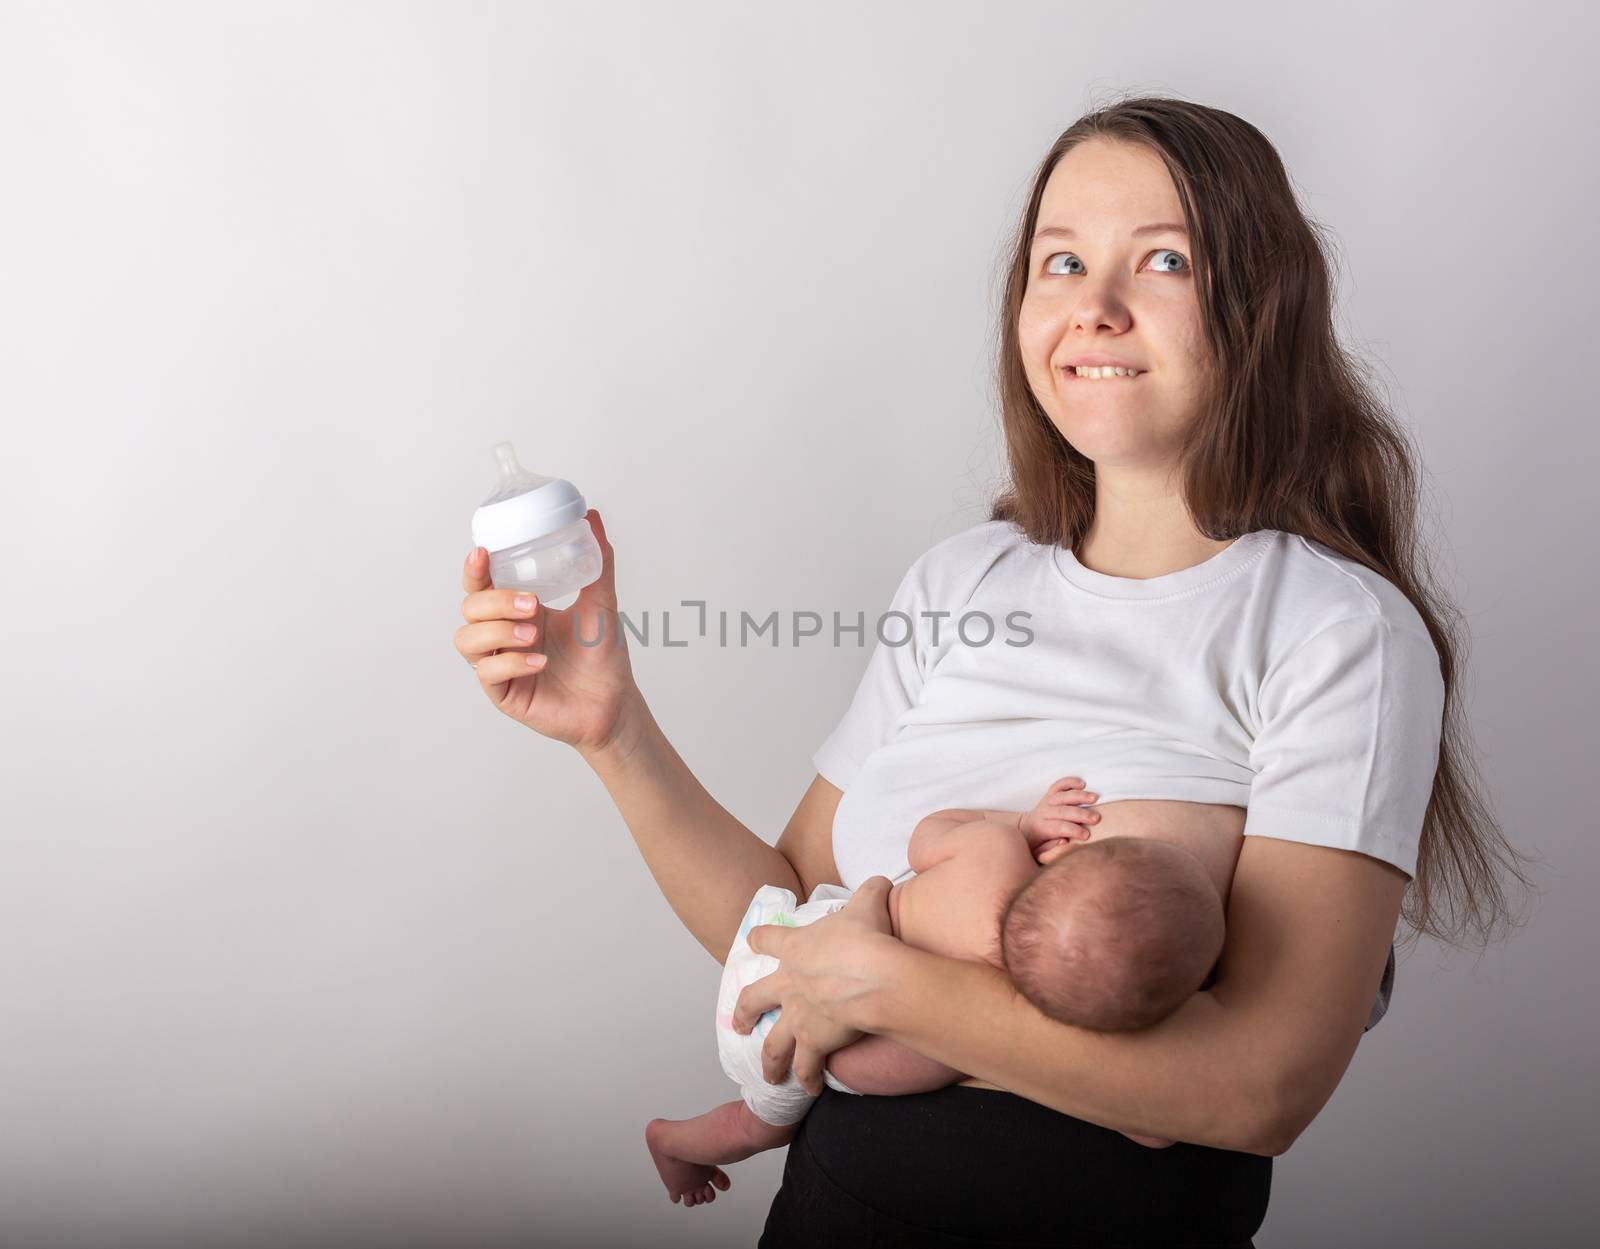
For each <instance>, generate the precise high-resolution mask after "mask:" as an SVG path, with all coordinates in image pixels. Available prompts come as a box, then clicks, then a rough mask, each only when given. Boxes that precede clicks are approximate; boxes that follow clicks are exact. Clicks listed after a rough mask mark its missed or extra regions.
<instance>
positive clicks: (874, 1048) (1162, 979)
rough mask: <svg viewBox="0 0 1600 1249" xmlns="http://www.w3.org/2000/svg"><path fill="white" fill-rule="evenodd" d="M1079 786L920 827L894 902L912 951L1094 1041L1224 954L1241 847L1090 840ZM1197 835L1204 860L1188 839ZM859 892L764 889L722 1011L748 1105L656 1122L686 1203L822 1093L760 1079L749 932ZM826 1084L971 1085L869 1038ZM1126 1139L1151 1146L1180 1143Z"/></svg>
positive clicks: (784, 1135)
mask: <svg viewBox="0 0 1600 1249" xmlns="http://www.w3.org/2000/svg"><path fill="white" fill-rule="evenodd" d="M1082 788H1083V782H1082V781H1080V780H1078V779H1077V778H1076V777H1068V778H1065V779H1063V780H1059V781H1056V782H1055V783H1054V784H1053V785H1051V786H1050V788H1049V789H1048V790H1046V791H1045V795H1044V797H1043V798H1042V799H1040V801H1039V803H1038V805H1036V806H1035V807H1034V808H1033V810H1031V811H1027V812H1008V811H972V810H962V809H947V810H942V811H935V812H934V813H933V814H932V815H929V816H928V817H926V818H925V819H924V820H922V821H921V823H919V824H918V825H917V827H916V829H915V830H914V831H913V832H912V835H911V842H910V845H909V847H908V849H907V860H908V862H909V863H910V866H911V868H912V870H913V871H914V872H915V873H916V874H915V875H914V876H912V877H911V878H910V879H908V880H904V881H901V882H900V883H899V884H897V885H895V886H894V887H893V888H892V889H891V890H890V891H889V903H888V905H889V918H890V922H891V924H892V926H893V929H894V934H895V936H897V937H898V938H899V939H900V940H902V941H904V942H905V943H906V944H908V945H912V946H916V947H917V948H919V949H923V950H928V951H930V952H931V953H934V954H941V955H945V956H947V957H950V958H967V959H975V960H980V961H984V962H988V963H991V964H993V965H994V966H995V967H998V968H1000V969H1001V970H1003V971H1005V972H1006V973H1007V974H1008V975H1010V977H1011V979H1012V981H1013V983H1014V984H1015V985H1016V987H1017V989H1018V991H1019V992H1021V993H1022V994H1023V995H1024V996H1025V997H1027V998H1028V1000H1029V1001H1031V1002H1032V1003H1033V1004H1034V1005H1035V1006H1037V1007H1038V1008H1039V1010H1040V1011H1042V1012H1043V1013H1045V1014H1046V1015H1049V1016H1050V1017H1052V1018H1054V1019H1058V1020H1060V1021H1061V1022H1063V1023H1069V1024H1072V1025H1074V1026H1076V1027H1080V1028H1090V1029H1094V1030H1096V1031H1118V1030H1124V1029H1132V1028H1144V1027H1149V1026H1150V1025H1152V1024H1155V1023H1157V1022H1159V1021H1160V1020H1162V1019H1164V1018H1165V1017H1166V1016H1167V1015H1169V1014H1171V1013H1172V1012H1173V1011H1174V1010H1176V1009H1177V1008H1178V1006H1179V1005H1180V1004H1182V1002H1183V1001H1184V1000H1185V999H1186V998H1188V997H1189V995H1190V994H1192V993H1193V992H1195V990H1197V989H1199V988H1200V987H1202V985H1203V984H1204V982H1205V980H1206V978H1207V976H1208V974H1209V973H1210V971H1211V969H1212V967H1213V966H1214V965H1215V963H1216V961H1217V957H1218V955H1219V953H1220V952H1221V949H1222V939H1223V904H1224V899H1225V897H1226V893H1227V890H1228V886H1229V884H1230V882H1231V877H1232V864H1233V862H1234V861H1236V860H1237V856H1238V850H1239V844H1240V843H1239V842H1238V841H1235V842H1234V844H1233V845H1232V848H1231V858H1227V857H1226V856H1225V855H1224V854H1220V853H1219V851H1218V847H1217V846H1216V845H1215V843H1214V842H1213V843H1212V844H1207V845H1204V846H1203V847H1202V845H1201V843H1200V842H1199V840H1198V839H1190V838H1186V837H1185V835H1184V834H1183V832H1181V831H1179V830H1176V829H1174V830H1173V831H1171V832H1170V833H1165V835H1163V836H1155V837H1149V836H1146V837H1135V836H1127V835H1123V836H1103V837H1101V838H1100V839H1099V840H1096V841H1095V842H1093V843H1092V844H1084V843H1085V841H1086V840H1087V839H1088V837H1089V830H1088V828H1087V827H1085V826H1084V825H1082V824H1080V823H1077V822H1074V821H1073V820H1071V819H1069V818H1067V812H1066V811H1065V810H1064V809H1063V808H1064V807H1066V806H1068V805H1076V804H1079V803H1081V802H1082V795H1081V794H1076V793H1074V792H1073V791H1075V790H1081V789H1082ZM1186 840H1190V841H1191V844H1193V845H1194V846H1195V849H1196V851H1198V853H1199V854H1200V855H1201V856H1203V858H1204V862H1203V861H1202V858H1201V857H1197V854H1196V853H1193V852H1191V850H1190V849H1187V848H1185V846H1184V845H1183V844H1181V843H1183V842H1184V841H1186ZM1069 852H1070V853H1069ZM1035 856H1038V857H1037V858H1036V857H1035ZM1224 859H1226V861H1224ZM849 898H850V891H848V890H846V889H843V888H841V887H840V886H837V885H829V884H822V885H818V886H817V887H816V889H815V890H813V892H812V895H811V898H810V900H808V901H807V902H806V903H805V904H804V905H803V906H798V907H797V906H796V905H795V901H796V899H795V896H794V894H793V893H792V892H791V891H790V890H788V889H781V888H778V887H776V886H772V885H766V886H763V887H762V888H761V889H759V890H758V891H757V892H756V895H755V897H754V898H753V899H752V900H751V903H750V906H749V908H748V909H747V911H746V913H745V916H744V919H743V921H742V922H741V924H740V926H739V932H738V935H737V937H736V938H735V939H734V942H733V946H732V948H731V949H730V950H729V952H728V959H727V962H726V964H725V965H724V968H723V975H722V983H721V986H720V990H719V994H718V1011H717V1048H718V1053H719V1055H720V1057H721V1059H722V1067H723V1070H724V1072H726V1074H727V1075H728V1076H729V1078H730V1079H732V1080H734V1081H735V1082H736V1083H738V1084H739V1086H740V1092H741V1095H742V1096H741V1098H740V1099H739V1100H735V1101H730V1102H726V1103H724V1104H723V1105H720V1106H718V1107H716V1108H715V1109H713V1110H709V1111H707V1112H706V1113H705V1114H702V1115H699V1116H697V1117H695V1118H693V1119H681V1120H670V1119H653V1120H651V1121H650V1123H649V1125H648V1126H647V1128H646V1129H645V1142H646V1144H647V1146H648V1147H649V1149H650V1155H651V1158H652V1159H653V1160H654V1162H655V1164H656V1169H657V1171H658V1172H659V1173H660V1175H661V1179H662V1182H663V1183H664V1184H665V1185H666V1188H667V1193H668V1195H669V1196H670V1197H671V1198H672V1200H673V1201H674V1202H676V1201H678V1200H679V1198H680V1197H682V1198H684V1200H685V1204H686V1205H698V1204H700V1203H701V1202H705V1201H710V1200H712V1199H713V1198H714V1196H715V1194H714V1192H713V1191H712V1189H713V1186H715V1187H716V1188H721V1189H727V1188H728V1187H729V1184H730V1183H731V1181H729V1179H728V1177H727V1174H726V1173H725V1172H724V1171H722V1170H721V1168H720V1166H719V1165H718V1164H722V1163H729V1162H738V1161H740V1160H742V1159H744V1158H748V1157H749V1156H750V1155H751V1154H755V1153H759V1152H761V1151H763V1150H767V1149H772V1148H775V1147H776V1146H779V1145H785V1144H787V1143H788V1142H789V1141H790V1139H792V1137H793V1136H794V1133H795V1131H796V1128H797V1125H798V1123H799V1121H800V1120H801V1119H802V1118H803V1117H804V1116H805V1113H806V1111H807V1110H808V1109H809V1108H810V1105H811V1102H812V1101H813V1100H814V1098H812V1096H811V1095H810V1094H809V1093H807V1092H806V1091H805V1089H804V1088H803V1087H802V1086H801V1084H800V1082H799V1081H798V1080H796V1079H795V1076H794V1073H793V1072H792V1071H791V1072H790V1073H789V1074H788V1075H787V1076H786V1077H785V1080H784V1082H783V1083H782V1084H776V1085H774V1084H768V1083H767V1081H766V1080H765V1079H764V1078H763V1076H762V1073H761V1047H762V1043H763V1041H764V1040H765V1037H766V1035H767V1033H768V1032H770V1031H771V1028H772V1025H773V1023H774V1022H775V1021H776V1019H777V1016H778V1013H779V1012H778V1011H776V1010H772V1011H768V1012H767V1013H766V1014H765V1015H763V1016H762V1018H761V1020H760V1021H759V1022H758V1023H757V1025H756V1027H755V1028H754V1029H752V1031H751V1032H750V1033H749V1034H748V1035H741V1034H739V1033H736V1032H734V1031H733V1026H732V1011H733V1008H734V1005H735V1003H736V1002H737V1001H738V997H739V993H740V992H741V991H742V990H743V989H744V987H745V986H746V985H747V984H749V983H751V982H752V981H755V980H759V979H760V978H761V977H763V976H765V975H768V974H769V973H770V972H772V971H773V970H774V969H775V968H776V967H777V965H778V962H777V959H775V958H773V957H772V956H770V955H763V954H757V953H755V952H754V951H752V950H751V949H750V948H749V943H748V940H747V937H748V934H749V932H750V929H752V928H754V927H757V926H758V925H761V924H770V923H780V924H789V925H793V926H798V925H803V924H808V923H813V922H815V921H816V920H817V919H820V918H821V917H822V916H823V915H826V914H829V913H831V912H833V911H835V910H837V909H838V908H839V907H841V906H843V905H844V904H845V902H847V901H848V900H849ZM823 1074H824V1079H825V1080H826V1082H827V1083H828V1084H829V1086H830V1087H832V1088H834V1089H837V1090H838V1091H839V1092H842V1093H871V1094H875V1095H880V1096H884V1095H896V1094H904V1093H920V1092H928V1091H931V1090H933V1089H938V1088H943V1087H944V1086H946V1085H948V1084H952V1083H954V1082H956V1081H958V1080H962V1079H965V1078H966V1077H965V1074H964V1073H963V1072H959V1071H956V1070H955V1069H954V1068H951V1067H947V1066H945V1065H944V1064H943V1063H938V1062H935V1061H933V1060H932V1059H929V1058H926V1057H924V1056H923V1055H920V1054H917V1053H916V1052H915V1051H913V1050H910V1049H907V1048H906V1047H905V1046H903V1045H901V1044H900V1043H899V1042H896V1041H892V1040H890V1039H888V1038H886V1037H880V1036H870V1035H869V1036H866V1037H863V1038H861V1039H860V1040H858V1041H856V1042H854V1043H853V1044H851V1045H847V1046H845V1047H844V1048H842V1049H839V1050H836V1051H835V1052H834V1053H832V1054H831V1055H829V1057H828V1060H827V1062H826V1064H825V1066H824V1073H823ZM1124 1135H1127V1136H1129V1137H1130V1139H1132V1140H1135V1141H1137V1142H1139V1143H1140V1144H1142V1145H1149V1146H1152V1147H1161V1146H1165V1145H1170V1144H1171V1143H1172V1142H1171V1141H1167V1140H1162V1139H1160V1138H1156V1137H1145V1136H1135V1135H1133V1134H1132V1133H1124Z"/></svg>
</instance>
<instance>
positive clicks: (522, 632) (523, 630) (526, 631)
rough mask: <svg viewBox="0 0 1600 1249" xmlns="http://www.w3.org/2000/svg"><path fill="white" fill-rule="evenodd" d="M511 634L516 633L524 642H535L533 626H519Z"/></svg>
mask: <svg viewBox="0 0 1600 1249" xmlns="http://www.w3.org/2000/svg"><path fill="white" fill-rule="evenodd" d="M511 632H513V633H515V634H516V635H517V636H518V637H519V638H521V639H522V640H523V641H524V642H530V641H532V640H533V626H532V625H531V624H519V625H518V626H517V627H516V628H515V629H513V630H511Z"/></svg>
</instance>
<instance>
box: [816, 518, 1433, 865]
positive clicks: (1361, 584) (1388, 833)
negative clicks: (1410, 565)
mask: <svg viewBox="0 0 1600 1249" xmlns="http://www.w3.org/2000/svg"><path fill="white" fill-rule="evenodd" d="M890 611H898V612H904V613H907V615H908V616H909V618H910V620H909V621H908V620H907V619H905V618H902V617H895V616H890V615H887V614H886V615H885V618H884V619H883V621H882V623H881V626H880V640H879V641H878V642H877V644H876V647H875V649H874V650H873V653H872V656H871V658H870V659H869V660H868V661H867V668H866V672H865V673H864V674H863V676H862V678H861V683H860V685H859V686H858V687H857V689H856V692H855V696H854V697H853V699H852V700H851V703H850V706H849V709H848V710H847V711H846V712H845V714H844V718H843V719H842V720H840V722H839V724H838V726H837V727H836V728H835V729H834V730H833V732H832V733H831V734H829V736H828V738H827V740H825V741H824V742H823V743H822V746H821V748H820V749H819V750H818V751H817V753H816V754H815V756H813V762H814V763H815V765H816V768H817V771H818V772H820V773H821V774H822V775H823V776H824V777H826V778H827V779H828V780H829V781H831V782H833V784H835V785H837V786H838V787H839V788H840V789H842V790H843V791H844V797H843V798H842V799H841V800H840V803H839V809H838V812H837V814H836V816H835V818H834V825H833V854H834V861H835V862H836V863H837V864H838V867H839V876H840V879H841V880H842V881H843V883H844V884H845V886H846V887H848V888H851V889H854V888H856V887H858V886H859V885H860V884H861V883H862V882H863V881H864V880H866V879H867V878H868V877H869V876H874V875H884V876H888V877H890V878H892V879H901V878H904V877H906V876H908V875H910V874H911V872H910V864H909V863H908V862H907V859H906V847H907V844H908V842H909V841H910V837H911V830H912V829H913V828H914V827H915V826H916V824H917V822H918V821H919V820H920V819H922V817H923V816H925V815H927V814H928V813H929V812H930V811H934V810H937V809H939V808H940V807H987V808H991V809H996V810H1011V811H1025V810H1028V809H1029V808H1031V807H1032V806H1033V805H1034V804H1035V803H1036V802H1037V801H1038V800H1039V798H1040V796H1041V795H1042V794H1043V793H1044V791H1045V788H1046V787H1047V786H1048V785H1049V784H1050V782H1052V781H1054V780H1056V779H1057V778H1059V777H1062V776H1080V777H1082V778H1083V780H1084V783H1085V787H1086V788H1087V789H1089V790H1091V791H1093V792H1095V793H1098V794H1099V795H1100V798H1099V801H1100V802H1101V803H1102V804H1103V803H1108V802H1115V801H1117V800H1119V799H1124V798H1169V799H1185V800H1189V801H1194V802H1214V803H1232V804H1234V805H1236V806H1242V807H1245V808H1246V817H1245V826H1244V833H1245V836H1246V837H1252V836H1254V837H1278V838H1285V839H1287V840H1290V841H1302V842H1310V843H1312V844H1314V845H1320V846H1334V847H1338V848H1341V849H1346V850H1358V851H1361V852H1362V853H1364V854H1368V855H1371V856H1372V857H1374V858H1377V859H1382V860H1383V861H1385V862H1387V863H1392V864H1394V865H1395V866H1396V867H1398V868H1400V869H1401V870H1402V871H1404V872H1406V873H1407V875H1411V874H1413V873H1414V871H1415V868H1416V861H1417V845H1418V840H1419V838H1420V835H1421V831H1422V819H1423V814H1424V812H1425V811H1426V810H1427V805H1428V797H1429V794H1430V792H1431V789H1432V785H1433V776H1434V770H1435V768H1436V767H1437V764H1438V757H1439V739H1440V732H1441V725H1442V717H1443V712H1444V679H1443V676H1442V674H1441V672H1440V667H1439V655H1438V651H1437V650H1436V649H1435V647H1434V645H1433V642H1432V640H1431V638H1430V637H1429V636H1428V631H1427V628H1426V626H1425V625H1424V624H1423V622H1422V618H1421V616H1419V615H1418V613H1417V611H1416V609H1415V608H1414V607H1413V606H1412V605H1411V603H1410V602H1409V601H1408V600H1407V599H1406V597H1405V596H1404V595H1403V594H1401V593H1400V592H1399V590H1397V589H1396V588H1395V587H1394V586H1393V585H1392V584H1391V583H1390V582H1389V581H1388V580H1386V579H1385V578H1383V577H1381V576H1379V575H1378V574H1376V573H1373V572H1371V571H1370V570H1368V569H1366V568H1364V567H1363V566H1361V565H1360V564H1357V563H1355V562H1354V561H1352V560H1348V559H1344V558H1342V557H1341V556H1339V555H1336V554H1335V553H1334V552H1333V551H1331V550H1330V549H1329V548H1327V547H1326V546H1323V545H1322V544H1320V543H1318V542H1313V541H1311V540H1309V539H1306V538H1303V537H1300V536H1298V535H1295V534H1290V533H1284V532H1282V531H1279V530H1272V529H1265V530H1257V531H1255V532H1253V533H1248V534H1245V535H1244V536H1243V537H1241V538H1239V539H1237V540H1236V541H1234V542H1233V543H1231V544H1230V545H1229V546H1228V547H1227V548H1226V549H1224V550H1223V551H1221V552H1220V553H1218V554H1217V555H1214V556H1212V557H1211V558H1210V559H1208V560H1206V561H1205V562H1203V563H1200V564H1196V565H1195V566H1193V567H1191V568H1184V569H1181V570H1179V571H1178V572H1174V573H1168V574H1167V575H1166V576H1162V577H1152V578H1148V579H1144V580H1140V579H1136V578H1128V577H1111V576H1107V575H1105V574H1104V573H1098V572H1095V571H1093V570H1091V569H1088V568H1085V567H1084V566H1083V565H1082V564H1080V563H1079V562H1078V560H1077V558H1076V557H1075V556H1074V555H1073V553H1072V552H1071V551H1070V550H1068V549H1067V548H1066V547H1065V546H1061V545H1056V544H1052V545H1048V546H1045V545H1039V544H1036V543H1033V542H1030V541H1028V539H1027V537H1026V535H1025V534H1024V533H1023V532H1022V530H1021V529H1020V528H1018V527H1017V526H1016V525H1015V524H1013V523H1011V522H1009V521H985V522H983V523H981V524H978V525H974V526H973V527H972V528H970V529H966V530H963V531H962V532H960V533H957V534H955V535H953V536H951V537H949V538H946V539H945V540H944V541H942V542H940V543H938V544H937V545H936V546H934V547H933V548H932V549H931V550H929V551H927V552H926V553H925V554H923V555H922V556H921V557H920V558H918V559H917V560H916V561H915V562H914V563H913V564H912V566H911V568H910V570H909V571H908V572H907V573H906V575H905V577H904V578H903V579H902V580H901V582H900V587H899V589H898V590H896V591H895V595H894V599H893V602H892V604H891V606H890ZM941 612H944V613H949V614H948V615H945V616H937V615H930V614H929V613H941ZM973 613H975V614H973ZM1011 613H1019V614H1018V615H1012V614H1011ZM869 619H870V617H869ZM911 621H914V622H915V624H916V628H915V629H914V630H912V629H910V628H909V624H910V622H911ZM958 625H959V628H958ZM872 627H873V626H872V625H869V626H868V628H869V630H870V629H871V628H872ZM908 634H909V635H910V641H909V643H908V644H906V645H901V646H895V645H889V644H888V643H887V642H885V641H883V640H882V639H883V638H888V639H890V640H891V641H899V640H900V639H901V638H904V637H906V636H907V635H908ZM986 636H987V637H988V640H987V642H985V638H986Z"/></svg>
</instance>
